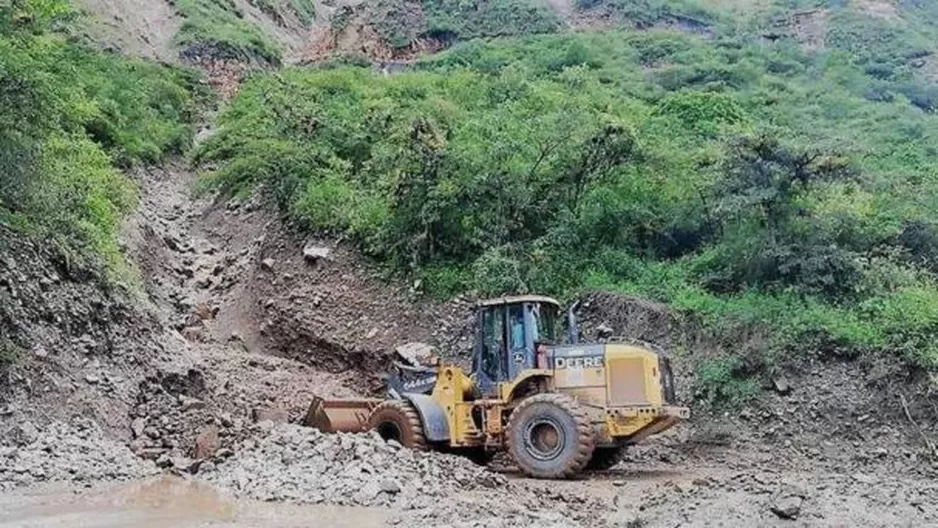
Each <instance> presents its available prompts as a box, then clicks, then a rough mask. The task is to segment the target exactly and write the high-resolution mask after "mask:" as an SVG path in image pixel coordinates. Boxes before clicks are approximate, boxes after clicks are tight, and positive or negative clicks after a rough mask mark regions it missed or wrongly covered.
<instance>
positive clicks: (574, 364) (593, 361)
mask: <svg viewBox="0 0 938 528" xmlns="http://www.w3.org/2000/svg"><path fill="white" fill-rule="evenodd" d="M554 368H555V369H558V370H560V369H591V368H603V357H602V356H578V357H555V358H554Z"/></svg>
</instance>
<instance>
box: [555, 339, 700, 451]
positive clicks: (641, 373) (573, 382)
mask: <svg viewBox="0 0 938 528" xmlns="http://www.w3.org/2000/svg"><path fill="white" fill-rule="evenodd" d="M658 361H659V358H658V355H657V354H655V353H654V352H652V351H650V350H647V349H645V348H641V347H637V346H631V345H621V344H609V345H605V346H598V345H586V346H584V347H582V349H579V350H577V349H574V350H572V351H571V350H568V351H567V352H566V355H565V356H563V360H562V361H560V362H557V361H555V365H558V366H557V368H556V370H555V371H554V385H555V387H556V389H557V391H558V392H562V393H564V394H569V395H571V396H573V397H575V398H576V399H577V401H579V402H580V404H581V405H583V406H584V407H585V408H586V410H587V412H588V414H589V415H590V418H591V420H592V422H593V427H594V429H595V431H596V437H597V442H598V443H599V444H600V445H616V444H622V443H634V442H637V441H639V440H641V439H643V438H645V437H647V436H649V435H652V434H655V433H657V432H660V431H663V430H665V429H668V428H670V427H672V426H673V425H674V424H676V423H677V422H678V421H679V420H681V419H682V418H687V417H688V416H689V411H688V410H687V409H686V408H682V407H668V406H667V405H666V402H665V399H664V394H663V393H662V388H661V387H662V384H661V376H662V373H661V372H659V368H658V366H659V363H658Z"/></svg>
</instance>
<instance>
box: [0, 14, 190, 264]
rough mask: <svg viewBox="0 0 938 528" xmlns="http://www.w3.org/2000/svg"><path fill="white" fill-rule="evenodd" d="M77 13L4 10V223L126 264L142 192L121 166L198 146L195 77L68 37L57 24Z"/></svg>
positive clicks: (0, 157)
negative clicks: (127, 224) (126, 223)
mask: <svg viewBox="0 0 938 528" xmlns="http://www.w3.org/2000/svg"><path fill="white" fill-rule="evenodd" d="M71 16H72V12H71V10H70V9H69V8H68V5H67V4H66V3H65V2H60V1H54V0H43V1H38V0H35V1H30V0H22V1H21V0H17V1H14V2H13V4H12V6H11V7H8V8H0V182H2V184H0V222H3V223H4V224H7V225H10V226H13V227H15V228H17V229H20V230H25V231H29V232H33V233H36V234H39V235H43V236H51V237H55V238H60V239H64V241H66V242H68V243H69V244H71V245H76V246H82V247H90V248H91V249H93V250H95V251H97V252H98V253H101V254H103V255H104V256H105V257H106V258H107V259H108V260H109V261H110V263H111V264H112V265H114V266H119V265H120V264H121V263H122V262H123V260H122V257H121V255H120V251H119V249H118V246H117V230H118V227H119V221H120V218H121V216H122V214H123V213H124V212H126V211H127V210H128V209H129V208H130V207H131V206H132V205H133V203H134V201H135V193H134V188H133V186H132V185H131V183H130V182H129V180H127V179H126V178H125V177H124V176H122V175H121V174H120V173H119V172H118V168H122V167H129V166H131V165H132V164H134V163H138V162H142V163H156V162H158V161H160V160H161V159H163V158H164V157H165V156H167V155H170V154H179V153H182V151H183V150H184V149H186V148H187V147H188V146H189V144H190V138H191V137H192V132H193V131H192V127H191V125H190V124H189V123H190V122H191V121H192V112H193V108H194V104H195V101H194V99H193V89H192V86H193V85H194V84H195V83H194V80H195V79H194V78H192V77H191V76H190V74H188V73H186V72H183V71H180V70H176V69H172V68H168V67H165V66H160V65H156V64H152V63H146V62H142V61H137V60H129V59H124V58H121V57H119V56H115V55H111V54H107V53H103V52H98V51H93V50H90V49H86V48H84V47H81V46H78V45H74V44H70V43H68V42H67V41H66V40H65V38H64V37H63V36H61V35H59V34H57V33H54V32H52V31H51V30H52V29H53V28H56V27H60V26H61V25H62V24H63V23H65V22H66V21H67V20H68V19H69V18H70V17H71Z"/></svg>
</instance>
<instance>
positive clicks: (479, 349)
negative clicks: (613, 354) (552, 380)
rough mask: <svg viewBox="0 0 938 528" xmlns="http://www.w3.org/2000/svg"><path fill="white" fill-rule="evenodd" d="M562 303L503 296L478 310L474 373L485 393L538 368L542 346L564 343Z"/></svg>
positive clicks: (540, 298)
mask: <svg viewBox="0 0 938 528" xmlns="http://www.w3.org/2000/svg"><path fill="white" fill-rule="evenodd" d="M559 310H560V304H559V303H558V302H557V301H555V300H554V299H551V298H549V297H541V296H534V295H529V296H519V297H501V298H498V299H492V300H488V301H483V302H480V303H479V304H478V305H477V307H476V340H475V351H474V354H473V362H472V372H473V374H474V375H475V378H476V384H477V385H478V387H479V389H480V390H481V391H482V393H483V394H493V393H495V391H496V390H497V386H498V384H499V383H502V382H506V381H511V380H513V379H515V378H516V377H517V376H518V374H520V373H521V372H522V371H524V370H526V369H533V368H538V362H537V347H538V345H541V344H544V345H551V344H556V343H558V342H559V341H560V333H559V325H558V317H557V316H558V312H559Z"/></svg>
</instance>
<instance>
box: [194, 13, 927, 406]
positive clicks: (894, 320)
mask: <svg viewBox="0 0 938 528" xmlns="http://www.w3.org/2000/svg"><path fill="white" fill-rule="evenodd" d="M715 24H716V25H714V26H713V27H714V31H728V32H729V30H726V29H724V28H723V26H719V23H715ZM745 31H747V29H746V28H745V27H744V28H743V29H742V30H739V32H738V33H732V34H729V33H728V34H724V35H721V36H718V37H717V38H713V39H705V38H697V37H693V36H688V35H686V34H676V33H667V32H654V33H636V32H611V33H606V34H576V35H536V36H531V37H526V38H523V39H515V40H510V39H509V40H498V39H496V40H492V41H488V42H469V43H465V44H461V45H457V46H455V47H454V48H453V49H451V50H449V51H447V52H445V53H442V54H439V55H437V56H434V57H431V58H428V59H426V60H423V61H420V62H419V63H418V65H417V68H416V71H410V72H405V73H401V74H397V75H394V76H391V77H383V76H380V75H376V74H374V73H372V72H371V71H369V70H366V69H364V68H349V67H341V66H337V67H335V68H331V69H328V70H318V71H308V70H297V69H290V70H285V71H283V72H281V73H280V74H277V75H274V74H264V75H256V76H253V77H252V78H251V80H250V81H249V82H248V83H247V84H246V85H244V87H243V89H242V91H241V94H240V95H239V96H238V97H237V98H236V99H235V100H234V101H233V102H232V105H231V107H230V108H229V109H228V110H227V111H226V112H225V113H224V114H223V115H222V117H221V119H220V125H221V126H220V130H219V132H218V133H217V134H216V135H215V136H214V137H213V138H211V139H210V140H208V141H207V142H205V143H204V144H203V145H202V146H201V147H200V149H198V151H197V153H196V156H195V160H196V161H197V162H199V163H203V164H204V165H205V166H207V167H208V166H211V167H216V168H217V169H216V170H215V171H214V172H213V173H212V174H211V175H210V176H209V178H210V181H211V183H212V184H214V185H216V186H218V187H220V188H223V189H227V190H228V191H229V192H232V193H239V192H246V191H247V190H249V189H251V188H253V187H254V186H255V185H258V184H261V185H263V186H264V187H265V188H266V189H268V190H269V192H271V193H273V194H274V196H275V197H276V198H277V200H278V203H279V204H280V206H281V207H282V208H283V210H284V211H286V212H288V213H289V214H291V215H292V216H293V217H294V218H296V219H298V220H300V221H301V222H304V223H305V225H306V226H307V228H309V229H326V230H332V231H341V232H344V233H346V234H348V235H349V236H350V237H351V238H352V239H354V240H356V241H357V242H358V243H359V244H360V245H361V247H362V248H363V249H365V250H366V251H367V252H368V253H369V254H370V255H372V256H374V257H376V258H377V259H380V260H382V261H383V262H384V263H385V264H386V265H387V266H388V268H389V269H390V270H392V271H394V272H397V273H401V274H405V275H409V276H410V277H411V278H419V279H420V280H422V283H423V285H424V286H425V288H427V289H428V290H429V291H431V292H434V293H438V294H453V293H455V292H458V291H461V290H465V289H473V290H476V291H478V292H481V293H486V294H498V293H505V292H518V291H538V292H549V293H554V294H557V295H560V296H565V295H571V294H573V293H575V292H576V291H577V290H579V289H581V288H603V289H612V290H617V291H623V292H627V293H632V294H639V295H644V296H647V297H650V298H654V299H658V300H661V301H664V302H667V303H669V304H670V305H671V306H672V307H673V309H674V310H675V312H676V313H679V314H681V315H682V316H686V317H687V318H688V319H689V320H693V321H698V322H699V326H698V327H697V328H696V330H698V331H702V332H706V333H707V334H708V335H712V336H714V338H715V339H716V340H717V341H718V342H721V343H726V348H727V349H731V348H732V344H733V343H738V342H739V340H740V339H741V338H745V336H747V335H759V336H764V339H762V341H763V342H762V343H761V344H754V345H753V346H754V347H758V346H761V347H762V350H761V352H763V354H762V355H761V357H762V360H759V357H760V355H759V354H755V355H753V357H752V358H750V357H748V356H747V357H745V358H741V357H739V354H735V353H726V354H724V356H725V357H726V358H727V359H725V360H719V361H718V362H717V363H715V364H713V365H711V366H708V367H706V368H705V369H702V370H701V372H700V376H699V377H700V379H701V380H703V381H702V383H703V388H702V391H703V393H704V394H705V395H708V396H705V397H706V398H708V399H713V400H714V401H716V400H738V399H742V398H745V397H746V396H747V395H748V394H749V393H750V392H751V390H752V389H753V388H754V387H755V386H756V385H753V383H755V380H754V379H755V378H756V377H757V376H756V374H757V373H758V370H759V369H767V368H772V367H773V366H774V363H773V362H772V361H769V360H768V359H766V358H768V357H772V358H794V357H799V356H801V355H805V354H816V355H819V356H830V357H853V356H856V355H858V354H867V353H889V354H896V355H897V357H900V358H903V359H905V360H907V361H908V362H909V363H910V364H912V365H916V366H919V367H924V368H929V369H931V368H934V361H935V359H936V358H938V353H936V352H935V350H936V348H935V346H934V345H932V344H931V343H930V342H929V341H928V340H927V338H926V337H925V336H927V335H928V334H929V332H932V331H934V329H933V324H934V320H935V319H934V313H935V310H938V300H936V299H935V298H934V293H935V292H938V288H936V287H935V286H934V284H935V282H936V280H935V278H934V277H933V276H932V274H933V273H934V272H935V269H934V266H933V264H932V263H933V262H934V261H935V260H936V259H935V258H934V257H935V255H934V252H935V249H934V247H935V246H936V243H935V241H934V240H932V238H935V237H934V236H933V235H934V233H932V231H933V230H934V229H933V228H932V227H931V226H930V223H928V222H926V221H925V220H924V219H928V218H931V216H933V211H934V210H935V209H936V208H938V181H936V180H935V179H934V178H932V177H931V176H930V175H932V174H936V173H938V150H936V149H935V148H934V147H933V138H934V137H938V120H936V119H938V118H936V117H935V116H933V115H931V114H929V113H927V112H922V110H921V108H920V106H921V105H920V104H919V106H917V103H916V102H915V101H910V100H909V99H907V98H906V97H903V96H902V92H901V91H899V87H900V84H901V83H902V82H912V81H913V80H914V77H910V76H908V75H907V72H906V70H904V69H903V68H904V66H902V63H901V62H896V63H895V64H897V65H898V66H895V67H893V73H892V74H888V72H886V71H885V70H883V71H881V72H878V73H877V72H876V71H875V67H872V66H871V65H873V64H893V63H891V62H889V61H882V60H878V59H877V60H876V61H857V60H852V58H851V57H849V56H847V55H846V52H845V50H844V49H843V48H842V49H834V50H820V51H816V52H808V51H805V50H804V49H801V48H799V47H798V46H794V45H792V44H791V43H790V42H780V43H778V44H766V43H764V42H762V41H759V42H758V44H754V43H751V42H750V41H749V40H748V37H747V34H746V33H745ZM889 49H892V48H889ZM895 49H897V50H907V49H911V48H908V47H906V46H898V47H896V48H895ZM889 53H892V52H889ZM871 68H872V69H871ZM874 73H875V75H877V76H879V77H880V78H874V75H873V74H874ZM874 82H875V83H877V84H872V83H874ZM871 86H878V87H882V88H883V90H884V92H887V93H894V94H896V95H895V96H894V97H891V98H890V97H885V96H882V97H879V96H878V97H875V101H871V100H870V94H869V90H868V89H869V88H870V87H871ZM919 103H920V102H919ZM902 310H909V311H912V312H914V313H915V314H916V315H915V317H910V318H909V319H907V320H903V319H902V318H901V317H899V316H898V315H897V314H898V313H900V312H901V311H902ZM721 357H723V356H721ZM747 380H753V381H752V382H751V383H750V381H747Z"/></svg>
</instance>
